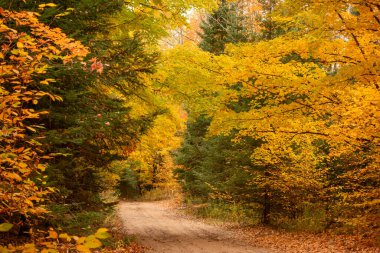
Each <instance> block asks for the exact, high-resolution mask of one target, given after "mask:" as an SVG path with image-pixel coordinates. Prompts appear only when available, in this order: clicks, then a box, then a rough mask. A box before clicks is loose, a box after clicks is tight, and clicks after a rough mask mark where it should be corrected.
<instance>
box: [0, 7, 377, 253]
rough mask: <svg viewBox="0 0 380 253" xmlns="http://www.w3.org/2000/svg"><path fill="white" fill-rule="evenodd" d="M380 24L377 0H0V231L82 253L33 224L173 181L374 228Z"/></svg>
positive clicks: (278, 214)
mask: <svg viewBox="0 0 380 253" xmlns="http://www.w3.org/2000/svg"><path fill="white" fill-rule="evenodd" d="M379 29H380V2H379V1H378V0H359V1H357V0H356V1H352V0H333V1H331V0H329V1H328V0H318V1H317V0H307V1H304V0H291V1H290V0H289V1H288V0H283V1H279V0H239V1H232V0H231V1H226V0H222V1H206V2H205V1H201V0H181V1H169V0H131V1H124V0H111V1H104V0H91V1H89V0H79V1H62V0H52V1H48V2H45V1H39V0H36V1H30V0H0V34H1V35H0V42H1V48H0V85H1V86H0V174H1V180H0V232H2V233H4V234H6V235H5V237H4V238H6V237H7V236H8V235H9V234H10V233H11V234H13V235H15V234H24V233H27V234H29V235H30V236H31V237H33V238H41V240H40V241H39V242H38V243H37V242H34V243H33V244H25V245H21V246H19V247H20V248H18V249H17V250H27V249H28V247H29V248H33V249H34V250H35V249H37V248H38V249H45V250H53V251H51V252H55V251H54V250H56V249H57V248H58V247H66V248H67V249H74V248H75V249H76V250H78V251H81V252H89V251H90V249H93V248H98V247H100V246H101V242H100V241H99V239H105V238H106V237H108V233H107V232H106V230H104V229H99V230H98V231H97V232H96V233H95V234H93V235H90V236H88V237H83V238H85V239H81V240H78V239H75V238H74V237H73V238H74V239H75V241H76V243H75V245H74V246H73V245H72V244H71V245H69V244H67V243H66V244H65V242H63V241H64V240H61V241H59V240H58V243H57V242H55V243H47V242H48V241H49V240H51V239H57V238H58V234H57V232H55V231H54V230H50V231H48V232H46V233H45V234H44V233H38V232H36V231H37V230H39V229H42V230H43V228H45V230H46V228H47V227H52V225H51V224H50V223H51V221H50V220H49V219H50V218H49V217H51V215H53V216H54V210H55V209H56V208H57V206H65V205H66V206H67V205H73V204H74V205H75V206H77V205H79V206H86V207H91V206H92V207H94V206H102V205H107V203H110V202H113V201H115V199H117V198H119V197H120V196H122V197H127V198H131V197H132V198H134V197H138V196H146V195H147V194H153V193H154V194H164V195H165V194H172V193H173V192H174V190H176V191H178V189H179V188H181V191H182V193H183V196H184V197H183V198H184V200H185V201H187V202H189V203H203V204H206V205H207V206H214V207H215V206H217V207H223V208H225V209H226V210H227V211H231V207H233V206H238V207H239V208H241V210H242V212H244V215H246V216H247V217H248V218H249V219H250V220H251V221H253V223H255V224H265V225H269V224H270V225H274V226H279V227H288V228H289V227H291V228H296V229H301V230H311V231H314V232H322V231H325V230H333V231H339V232H344V233H351V234H360V235H362V236H365V237H368V238H371V239H376V238H378V236H379V209H380V206H379V204H380V188H379V186H380V185H379V184H380V182H379V179H380V176H379V175H380V155H379V154H380V136H379V132H380V131H379V130H380V109H379V108H380V88H379V85H380V84H379V78H380V75H379V73H380V69H379V68H380V64H379V60H378V59H379V57H380V51H379V42H380V30H379ZM169 42H170V43H169ZM49 222H50V223H49ZM53 227H54V226H53ZM54 229H57V227H54ZM61 235H62V234H60V236H61ZM16 237H17V236H16ZM0 238H2V237H1V235H0ZM59 238H61V239H67V238H70V239H67V240H66V241H68V242H70V241H71V239H72V238H71V237H70V236H69V235H67V234H64V236H62V237H59ZM3 241H4V240H3V239H2V240H0V243H3ZM4 245H8V243H6V244H4ZM62 245H66V246H62ZM0 249H1V250H5V252H8V250H9V251H10V252H12V250H16V248H14V246H12V245H9V246H0ZM46 252H48V251H46ZM49 252H50V251H49Z"/></svg>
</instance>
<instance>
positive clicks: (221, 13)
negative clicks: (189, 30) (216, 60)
mask: <svg viewBox="0 0 380 253" xmlns="http://www.w3.org/2000/svg"><path fill="white" fill-rule="evenodd" d="M243 21H244V16H242V15H241V14H240V12H239V10H238V5H237V4H235V3H227V2H226V1H221V2H220V4H219V7H218V9H217V10H215V11H214V12H213V13H211V14H210V15H209V16H208V17H207V20H206V21H205V20H203V22H202V23H201V25H200V27H201V29H202V31H203V32H202V33H200V34H199V35H200V37H201V38H202V41H201V43H200V44H199V47H200V48H201V49H203V50H205V51H208V52H211V53H214V54H222V53H223V52H224V48H225V45H226V44H228V43H233V44H236V43H239V42H248V41H249V40H250V39H251V36H252V35H251V34H250V32H249V31H248V29H247V27H246V26H245V24H244V22H243Z"/></svg>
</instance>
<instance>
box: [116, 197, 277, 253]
mask: <svg viewBox="0 0 380 253" xmlns="http://www.w3.org/2000/svg"><path fill="white" fill-rule="evenodd" d="M118 214H119V216H120V218H121V220H122V222H123V227H124V229H125V231H126V232H127V233H128V234H132V235H135V236H136V237H137V240H138V242H139V243H140V244H142V245H143V246H146V247H148V248H149V249H148V252H152V253H153V252H155V253H164V252H165V253H248V252H249V253H269V251H267V250H264V249H260V248H254V247H251V246H249V245H247V244H246V243H244V242H243V241H239V240H237V239H236V238H234V237H233V232H232V231H229V230H226V229H224V228H220V227H217V226H212V225H209V224H205V223H203V222H200V221H196V220H192V219H191V218H189V217H184V216H183V215H180V214H178V213H176V212H175V210H173V209H171V208H169V207H168V206H167V205H165V202H121V203H120V205H119V207H118Z"/></svg>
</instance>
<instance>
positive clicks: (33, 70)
mask: <svg viewBox="0 0 380 253" xmlns="http://www.w3.org/2000/svg"><path fill="white" fill-rule="evenodd" d="M44 7H53V6H52V4H45V5H44ZM25 27H27V28H28V29H26V30H28V31H29V32H28V33H25V32H19V31H17V30H18V29H19V28H22V29H23V30H25ZM0 33H1V37H2V38H4V40H2V44H1V47H0V58H1V62H0V125H1V130H0V175H1V177H2V179H3V181H2V184H1V185H0V215H1V216H2V217H7V219H9V220H10V221H12V219H13V218H12V217H18V215H16V214H17V213H19V214H20V215H22V216H24V217H26V218H28V217H29V216H30V215H36V216H40V215H42V214H44V213H46V210H45V209H44V207H43V206H42V204H43V202H44V200H45V199H44V198H45V196H46V195H47V194H49V193H51V192H52V190H51V189H49V188H46V189H45V188H44V187H42V186H39V185H37V184H36V183H35V182H34V181H32V180H31V177H33V179H35V180H36V181H39V182H40V184H41V185H44V184H45V183H46V182H45V180H43V179H41V174H40V173H41V172H43V171H44V170H45V168H46V165H44V164H41V163H40V161H41V160H43V159H47V158H50V157H49V156H43V155H41V148H40V146H41V144H40V143H39V141H38V139H39V138H41V137H42V135H41V133H40V130H41V129H43V126H41V125H39V124H38V123H37V124H36V123H31V122H36V120H38V118H39V117H40V116H41V115H43V114H46V113H47V112H44V111H37V110H35V109H34V106H36V105H37V104H38V103H39V100H40V99H41V98H43V97H45V96H47V97H49V98H50V99H51V100H53V101H54V100H57V101H61V98H60V97H59V96H56V95H53V94H50V93H48V92H45V91H41V90H38V88H37V87H38V86H37V85H36V84H37V83H38V81H37V80H41V79H42V80H41V81H39V84H42V85H49V83H51V82H55V80H54V79H50V78H47V79H44V78H43V77H42V76H41V75H43V74H46V72H47V70H48V68H49V65H50V64H51V62H52V61H51V60H54V61H61V62H63V63H69V62H72V61H74V60H75V59H82V58H83V57H84V56H86V55H87V53H88V51H87V49H86V48H85V47H84V46H83V45H81V44H80V43H79V42H77V41H74V40H73V39H71V38H68V37H67V36H66V35H65V34H63V33H62V32H61V30H59V29H51V28H50V27H48V26H47V25H45V24H43V23H40V22H39V21H38V15H37V14H36V13H32V12H26V11H21V12H12V11H7V10H4V9H2V8H0Z"/></svg>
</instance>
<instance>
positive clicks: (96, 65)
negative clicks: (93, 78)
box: [90, 57, 103, 74]
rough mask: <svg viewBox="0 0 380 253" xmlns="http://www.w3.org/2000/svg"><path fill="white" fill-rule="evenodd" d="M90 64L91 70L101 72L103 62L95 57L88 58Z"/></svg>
mask: <svg viewBox="0 0 380 253" xmlns="http://www.w3.org/2000/svg"><path fill="white" fill-rule="evenodd" d="M90 62H91V63H92V64H91V72H92V71H96V72H97V73H99V74H101V73H103V63H102V62H101V61H99V60H97V59H96V57H94V58H92V59H91V60H90Z"/></svg>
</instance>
